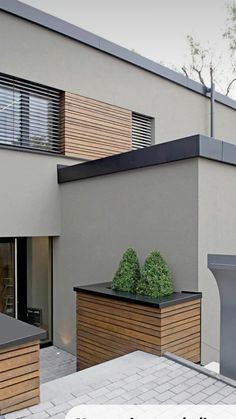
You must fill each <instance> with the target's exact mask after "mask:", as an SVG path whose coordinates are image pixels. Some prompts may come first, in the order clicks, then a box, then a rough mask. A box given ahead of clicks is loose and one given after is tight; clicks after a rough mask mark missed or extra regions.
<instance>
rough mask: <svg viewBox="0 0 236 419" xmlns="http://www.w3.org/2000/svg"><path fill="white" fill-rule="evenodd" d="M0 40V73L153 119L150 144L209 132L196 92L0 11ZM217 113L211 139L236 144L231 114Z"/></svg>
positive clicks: (206, 113) (204, 104)
mask: <svg viewBox="0 0 236 419" xmlns="http://www.w3.org/2000/svg"><path fill="white" fill-rule="evenodd" d="M0 39H4V42H1V43H0V56H1V62H0V71H1V72H5V73H8V74H12V75H15V76H18V77H22V78H25V79H29V80H33V81H37V82H40V83H43V84H49V85H51V86H54V87H57V88H60V89H62V90H67V91H71V92H76V93H79V94H81V95H84V96H89V97H92V98H96V99H99V100H103V101H105V102H108V103H112V104H114V105H118V106H122V107H124V108H127V109H130V110H133V111H136V112H140V113H143V114H147V115H150V116H153V117H154V118H155V121H156V123H155V142H156V143H158V142H163V141H167V140H170V139H173V138H181V137H184V136H188V135H191V134H195V133H200V134H206V135H208V134H209V129H210V125H209V120H210V116H209V114H210V108H209V106H210V103H209V99H206V98H204V97H203V96H201V95H199V94H197V93H194V92H191V91H190V90H188V89H185V88H183V87H181V86H178V85H176V84H174V83H172V82H169V81H167V80H164V79H161V78H160V77H158V76H155V75H153V74H151V73H148V72H147V71H144V70H141V69H139V68H137V67H135V66H133V65H131V64H128V63H125V62H123V61H121V60H119V59H116V58H114V57H111V56H109V55H107V54H105V53H101V52H98V51H96V50H95V49H93V48H90V47H88V46H85V45H82V44H80V43H79V42H77V41H74V40H71V39H69V38H66V37H64V36H62V35H59V34H56V33H55V32H52V31H50V30H47V29H43V28H41V27H39V26H37V25H35V24H32V23H29V22H26V21H24V20H22V19H19V18H17V17H14V16H11V15H9V14H6V13H4V12H0ZM217 109H219V112H218V111H217V115H218V121H219V122H217V129H216V137H218V138H223V139H225V140H228V141H233V142H236V131H235V129H234V126H235V111H230V109H229V108H227V107H225V106H223V105H217ZM228 111H229V112H228ZM221 113H222V116H221ZM219 114H220V115H219ZM225 118H226V119H225ZM170 121H171V123H170ZM225 121H226V122H225Z"/></svg>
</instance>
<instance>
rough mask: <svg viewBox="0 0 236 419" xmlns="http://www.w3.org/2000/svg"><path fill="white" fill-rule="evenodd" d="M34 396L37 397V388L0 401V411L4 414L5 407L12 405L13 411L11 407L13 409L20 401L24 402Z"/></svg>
mask: <svg viewBox="0 0 236 419" xmlns="http://www.w3.org/2000/svg"><path fill="white" fill-rule="evenodd" d="M34 398H37V399H38V398H39V389H38V388H36V389H34V390H30V391H27V392H25V393H22V394H18V395H16V396H13V397H10V398H7V399H5V400H2V401H0V412H1V414H4V412H5V411H6V409H7V408H9V407H12V411H13V409H15V406H18V405H19V404H20V403H24V402H26V401H29V400H32V399H34ZM28 406H32V405H31V404H30V405H28Z"/></svg>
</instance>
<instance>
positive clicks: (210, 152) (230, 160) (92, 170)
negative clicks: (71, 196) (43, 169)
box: [58, 134, 236, 183]
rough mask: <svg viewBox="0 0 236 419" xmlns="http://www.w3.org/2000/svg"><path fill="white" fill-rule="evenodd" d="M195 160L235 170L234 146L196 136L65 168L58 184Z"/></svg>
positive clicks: (59, 173)
mask: <svg viewBox="0 0 236 419" xmlns="http://www.w3.org/2000/svg"><path fill="white" fill-rule="evenodd" d="M196 157H203V158H207V159H210V160H214V161H219V162H221V163H225V164H230V165H233V166H236V145H234V144H230V143H226V142H225V141H220V140H216V139H214V138H210V137H207V136H204V135H200V134H197V135H193V136H191V137H185V138H181V139H178V140H174V141H169V142H165V143H161V144H156V145H153V146H150V147H145V148H142V149H140V150H133V151H128V152H126V153H122V154H115V155H113V156H110V157H105V158H102V159H98V160H92V161H89V162H85V163H81V164H76V165H73V166H67V167H65V168H60V167H59V168H58V183H65V182H71V181H76V180H82V179H87V178H92V177H96V176H102V175H109V174H113V173H119V172H124V171H128V170H134V169H141V168H144V167H150V166H158V165H160V164H165V163H171V162H176V161H180V160H186V159H191V158H196Z"/></svg>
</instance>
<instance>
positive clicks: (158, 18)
mask: <svg viewBox="0 0 236 419" xmlns="http://www.w3.org/2000/svg"><path fill="white" fill-rule="evenodd" d="M229 1H230V0H229ZM229 1H227V0H198V1H196V0H194V1H192V0H145V1H144V0H142V1H140V0H119V1H116V0H24V3H27V4H30V5H31V6H34V7H37V8H39V9H41V10H44V11H46V12H48V13H50V14H53V15H55V16H58V17H60V18H62V19H64V20H67V21H69V22H72V23H74V24H76V25H78V26H80V27H82V28H84V29H87V30H89V31H91V32H94V33H96V34H98V35H101V36H103V37H105V38H107V39H109V40H111V41H113V42H116V43H118V44H120V45H123V46H125V47H127V48H129V49H135V50H136V51H137V52H139V53H140V54H142V55H144V56H146V57H148V58H151V59H153V60H155V61H158V62H162V63H165V64H166V65H167V66H171V65H175V66H176V67H181V65H182V64H183V63H184V62H185V57H186V56H187V54H188V49H187V42H186V34H187V33H190V34H194V35H196V36H197V37H198V38H199V39H200V40H201V41H202V42H203V43H204V44H206V45H207V44H208V42H210V43H214V44H215V46H216V48H217V49H220V48H221V47H222V43H221V36H220V35H221V33H222V32H223V30H224V29H225V25H226V18H227V12H226V5H227V4H228V3H229ZM226 67H227V66H226Z"/></svg>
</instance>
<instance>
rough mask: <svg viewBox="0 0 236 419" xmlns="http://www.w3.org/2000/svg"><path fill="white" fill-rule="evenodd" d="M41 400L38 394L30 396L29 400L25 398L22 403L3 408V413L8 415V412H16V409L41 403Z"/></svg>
mask: <svg viewBox="0 0 236 419" xmlns="http://www.w3.org/2000/svg"><path fill="white" fill-rule="evenodd" d="M25 396H26V395H25ZM39 402H40V398H39V396H36V397H33V398H30V399H28V400H25V401H23V402H21V403H17V404H15V405H13V406H9V407H6V408H3V409H2V414H3V415H6V414H7V413H11V412H15V411H16V410H21V409H25V408H27V407H31V406H34V405H35V404H39Z"/></svg>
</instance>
